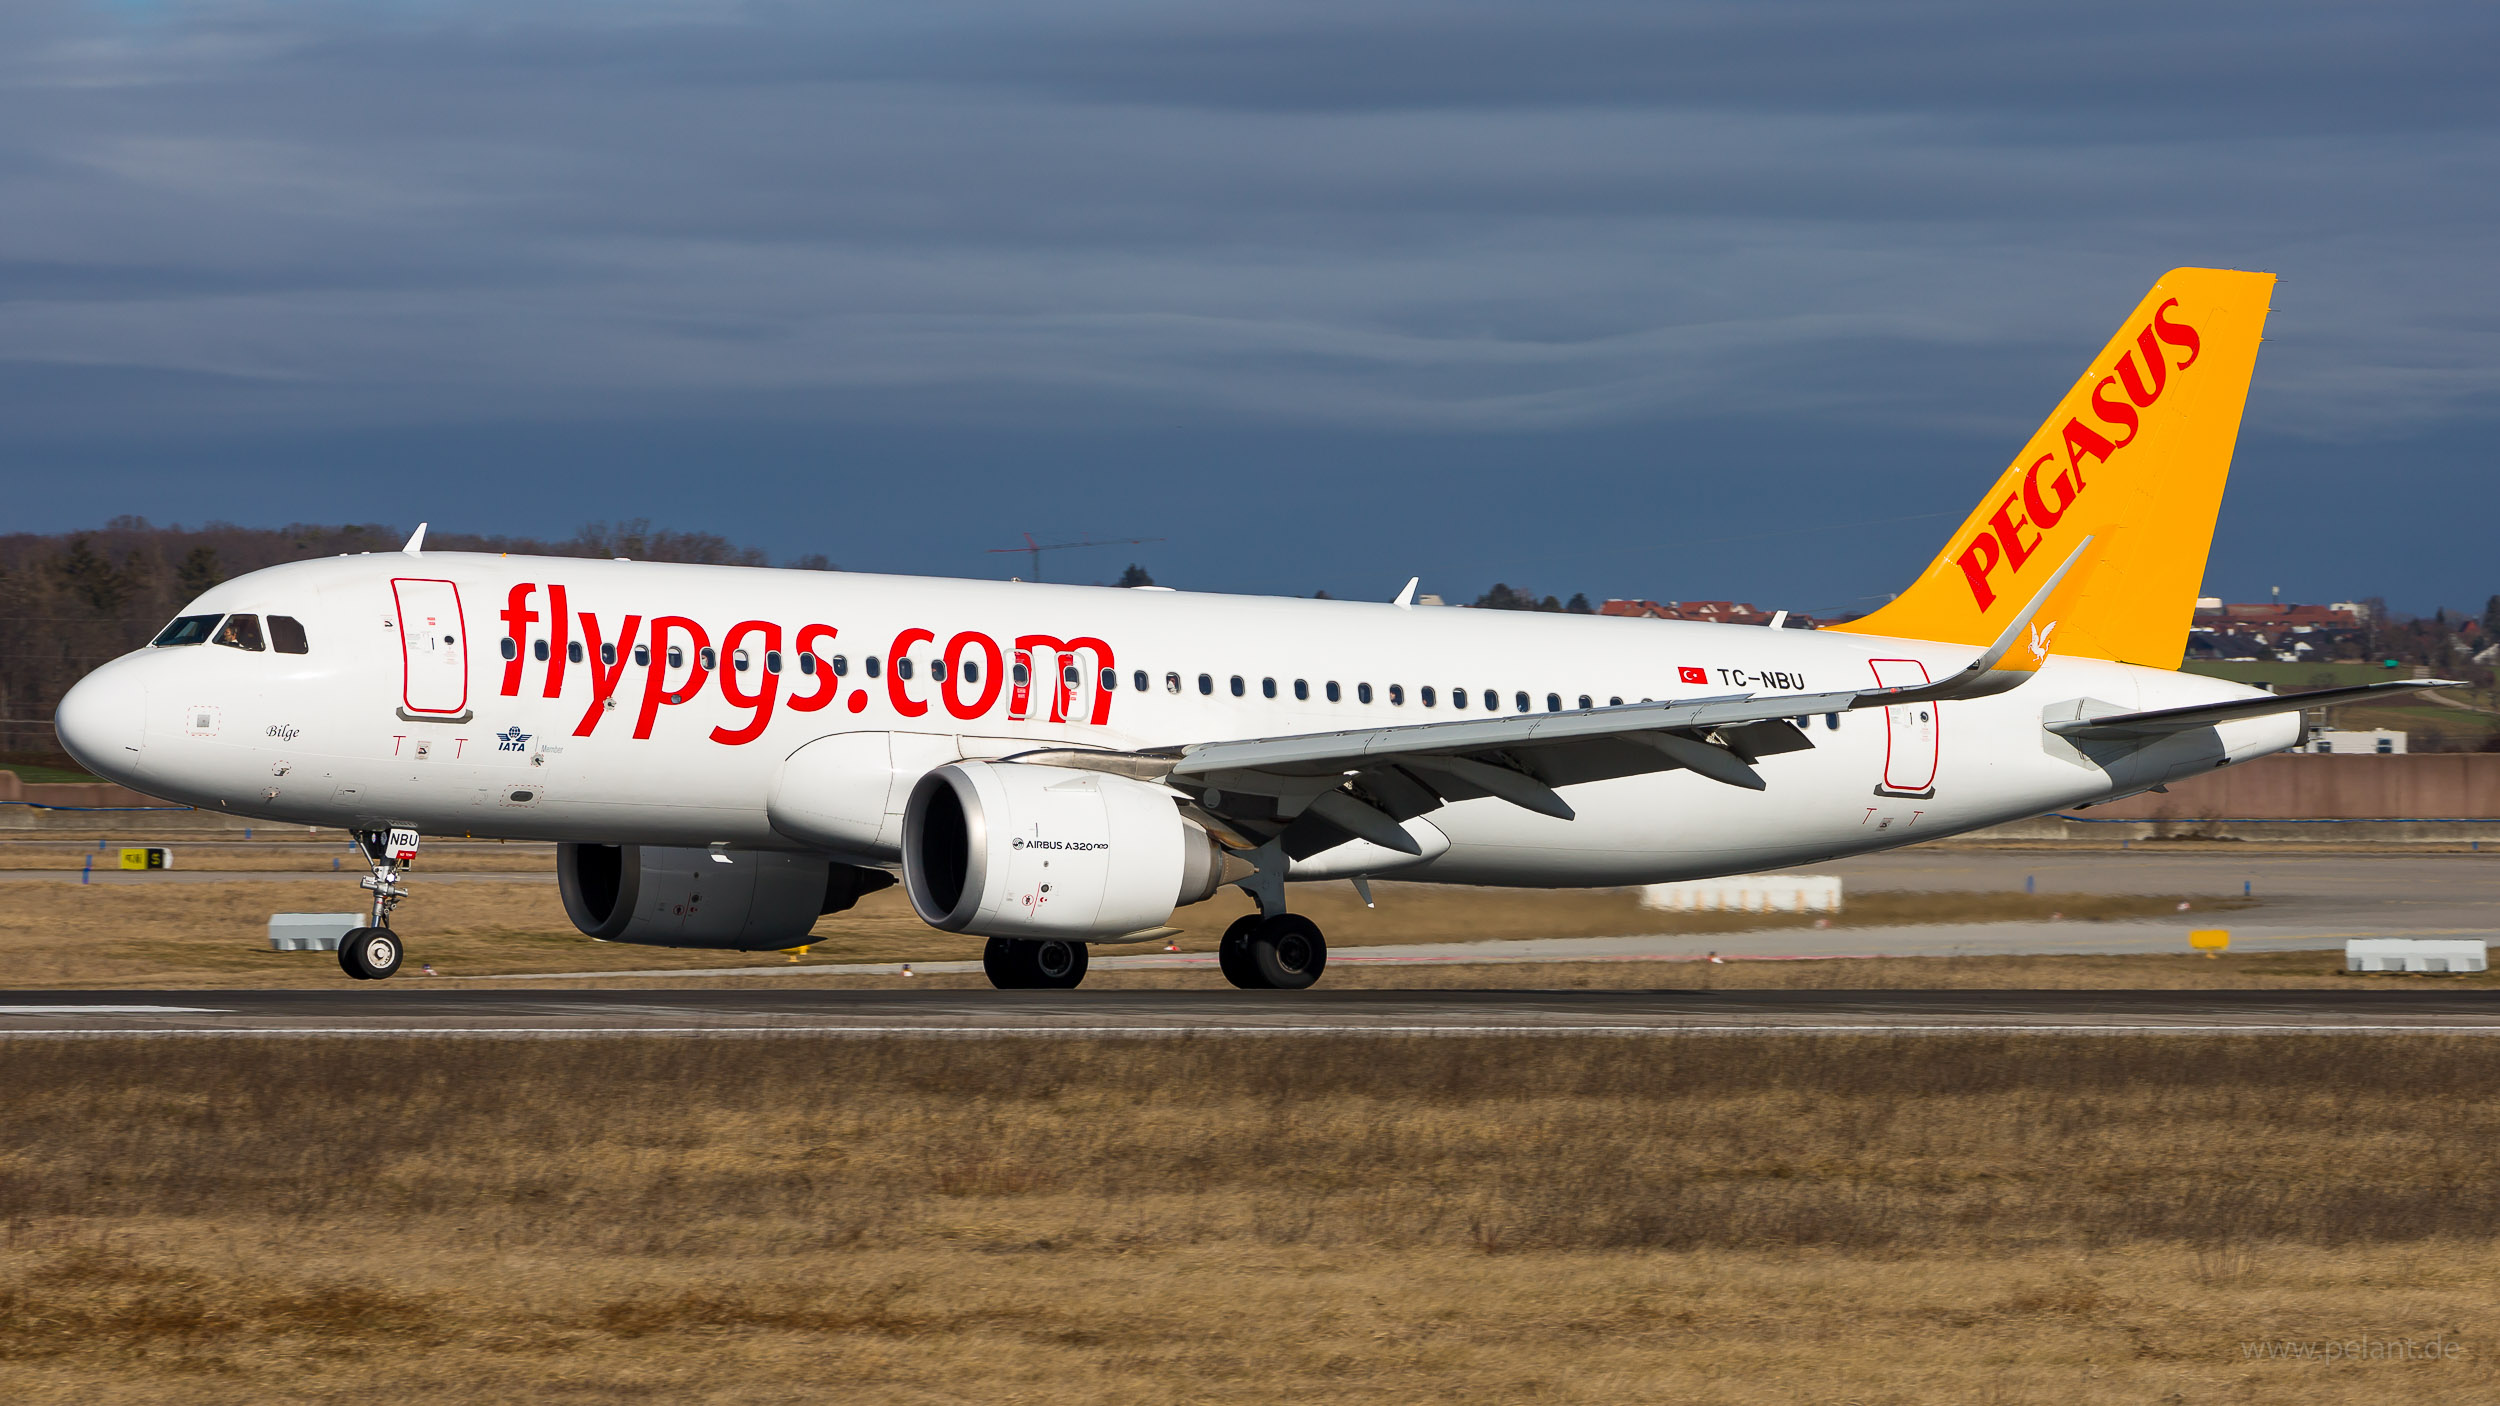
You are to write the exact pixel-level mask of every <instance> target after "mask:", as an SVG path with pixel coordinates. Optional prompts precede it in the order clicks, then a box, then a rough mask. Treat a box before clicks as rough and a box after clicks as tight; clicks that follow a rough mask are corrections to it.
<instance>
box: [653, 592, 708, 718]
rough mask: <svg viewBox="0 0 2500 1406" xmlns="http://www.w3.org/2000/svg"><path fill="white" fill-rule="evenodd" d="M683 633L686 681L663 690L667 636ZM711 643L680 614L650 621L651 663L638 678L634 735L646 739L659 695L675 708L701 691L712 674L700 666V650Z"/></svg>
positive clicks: (701, 628)
mask: <svg viewBox="0 0 2500 1406" xmlns="http://www.w3.org/2000/svg"><path fill="white" fill-rule="evenodd" d="M671 630H683V631H685V632H686V640H687V644H688V652H687V655H686V681H685V682H684V683H681V684H679V685H678V686H677V687H675V688H664V687H663V685H665V684H666V683H667V682H668V670H669V660H668V656H669V649H668V633H669V631H671ZM711 643H712V640H711V637H710V636H708V635H706V634H704V633H703V627H702V626H701V625H698V624H696V623H694V622H693V621H692V620H689V619H687V618H686V617H685V616H683V615H658V616H654V617H652V620H651V664H650V667H649V668H648V669H647V670H646V671H645V672H644V674H643V676H642V714H641V716H639V717H637V718H635V719H634V736H636V737H638V738H640V737H649V736H650V735H651V724H652V722H653V721H654V720H656V719H657V718H658V717H659V716H660V703H661V701H662V699H661V697H660V695H661V694H662V693H666V694H667V695H668V697H667V700H666V701H667V703H668V704H669V706H671V707H675V706H677V705H678V704H680V703H683V702H685V701H686V700H687V699H689V698H692V697H694V696H695V695H696V694H698V693H701V692H702V691H703V682H704V680H706V679H708V678H710V677H711V676H712V671H711V670H710V669H707V668H705V667H703V651H704V649H705V648H707V647H708V646H709V645H710V644H711Z"/></svg>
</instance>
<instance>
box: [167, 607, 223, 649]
mask: <svg viewBox="0 0 2500 1406" xmlns="http://www.w3.org/2000/svg"><path fill="white" fill-rule="evenodd" d="M224 618H225V617H224V616H222V615H185V616H183V617H181V618H180V619H178V620H176V621H174V623H172V624H170V625H168V626H166V627H165V632H164V633H163V634H161V635H158V636H157V637H156V643H157V645H158V646H159V647H160V648H161V647H167V646H171V645H177V644H206V643H208V637H209V636H210V635H211V634H212V633H214V632H215V631H216V629H217V622H218V621H220V620H222V619H224Z"/></svg>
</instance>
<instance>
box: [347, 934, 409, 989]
mask: <svg viewBox="0 0 2500 1406" xmlns="http://www.w3.org/2000/svg"><path fill="white" fill-rule="evenodd" d="M400 956H401V952H400V946H399V934H397V933H395V932H392V931H391V930H390V929H389V928H356V929H354V930H352V931H350V932H349V933H348V934H347V935H346V936H345V937H342V938H340V939H339V969H340V970H341V971H344V972H346V973H347V974H348V975H349V976H352V977H354V978H356V979H357V980H358V981H380V980H382V979H383V978H385V977H387V976H389V975H390V974H391V973H393V972H395V971H398V970H399V959H400Z"/></svg>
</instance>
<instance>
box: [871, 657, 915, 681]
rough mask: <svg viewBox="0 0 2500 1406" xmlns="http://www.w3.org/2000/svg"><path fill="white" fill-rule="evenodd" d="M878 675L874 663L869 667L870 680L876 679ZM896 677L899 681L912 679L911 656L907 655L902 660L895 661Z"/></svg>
mask: <svg viewBox="0 0 2500 1406" xmlns="http://www.w3.org/2000/svg"><path fill="white" fill-rule="evenodd" d="M876 674H877V669H876V665H874V664H873V663H872V664H870V665H869V667H868V676H869V677H870V678H875V677H876ZM894 677H896V678H898V679H907V678H910V677H911V656H910V655H908V654H906V655H904V656H903V657H902V658H900V659H897V660H895V661H894Z"/></svg>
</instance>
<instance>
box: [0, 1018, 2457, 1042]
mask: <svg viewBox="0 0 2500 1406" xmlns="http://www.w3.org/2000/svg"><path fill="white" fill-rule="evenodd" d="M313 1035H319V1036H346V1037H350V1038H372V1037H379V1036H394V1037H408V1036H428V1037H437V1038H441V1037H470V1036H484V1035H520V1036H531V1037H540V1036H588V1035H602V1036H608V1035H781V1036H790V1035H844V1036H909V1035H942V1036H992V1035H1020V1036H1083V1037H1085V1038H1088V1039H1101V1038H1105V1037H1116V1036H1122V1035H1139V1036H1142V1035H1153V1036H1175V1035H1474V1036H1482V1035H2500V1021H2495V1022H2491V1023H2486V1024H2470V1025H2469V1024H2431V1023H2427V1022H2425V1023H2423V1024H2419V1025H2391V1024H2374V1025H2287V1024H2262V1025H2261V1024H2247V1025H2226V1024H2197V1025H2189V1024H2177V1025H2171V1024H2123V1025H2122V1024H2108V1025H2072V1024H2070V1025H2026V1024H2021V1023H2014V1022H1998V1023H1986V1024H1982V1023H1976V1022H1974V1023H1971V1024H1966V1025H1952V1024H1947V1025H1881V1024H1864V1025H1850V1024H1831V1025H1777V1024H1769V1023H1764V1024H1753V1025H1488V1024H1474V1025H1352V1024H1349V1025H583V1026H565V1025H499V1026H467V1027H448V1026H436V1025H393V1026H357V1025H320V1026H266V1027H242V1028H237V1027H233V1026H209V1027H201V1028H194V1029H176V1030H164V1029H145V1028H114V1027H110V1026H99V1027H94V1028H90V1029H83V1030H0V1040H7V1039H60V1038H63V1037H65V1036H110V1037H116V1038H122V1037H128V1038H163V1037H168V1036H173V1037H183V1038H192V1037H204V1036H205V1037H218V1036H223V1037H235V1036H243V1037H251V1036H278V1037H289V1036H313Z"/></svg>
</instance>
